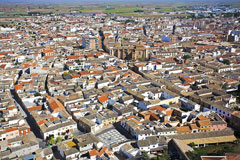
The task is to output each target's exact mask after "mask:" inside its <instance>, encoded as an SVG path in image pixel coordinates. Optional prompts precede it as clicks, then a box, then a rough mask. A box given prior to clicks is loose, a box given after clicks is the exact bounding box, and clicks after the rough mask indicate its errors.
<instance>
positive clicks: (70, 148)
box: [0, 15, 240, 160]
mask: <svg viewBox="0 0 240 160" xmlns="http://www.w3.org/2000/svg"><path fill="white" fill-rule="evenodd" d="M103 18H105V21H104V22H103ZM5 20H6V21H9V19H8V18H6V19H5ZM13 20H14V22H13V23H14V24H15V26H14V27H10V29H6V27H5V28H4V27H1V28H0V42H1V48H0V73H1V74H0V149H1V150H0V159H7V158H9V159H19V158H23V159H24V160H25V159H39V160H40V159H47V160H50V159H54V158H57V159H69V160H70V159H71V160H72V159H76V160H77V159H92V160H94V159H97V160H103V159H112V160H115V159H128V158H130V159H131V158H134V157H140V158H141V156H142V153H143V152H146V153H147V154H149V155H151V156H157V155H160V154H161V153H163V152H164V151H165V150H166V149H167V148H168V150H169V153H174V151H177V152H179V155H178V157H179V158H180V159H187V156H186V154H185V152H187V151H193V149H192V148H191V147H190V146H189V144H192V145H191V146H195V147H199V146H206V145H214V144H219V143H233V142H236V140H237V138H236V137H235V135H234V132H235V133H236V132H238V131H240V127H239V124H240V111H239V102H238V100H237V95H238V94H239V88H238V86H239V81H240V57H239V56H240V45H239V43H238V42H239V39H238V37H239V34H238V33H239V32H237V30H239V29H240V28H239V25H237V24H236V23H235V22H236V21H237V19H235V18H228V19H226V18H224V17H223V18H222V20H221V21H218V20H217V19H210V18H204V19H198V20H192V19H177V18H176V19H171V18H170V17H162V18H154V19H151V18H146V17H138V18H136V17H135V18H134V17H132V18H126V17H120V16H119V17H115V18H111V16H107V15H102V16H100V17H99V16H95V17H94V16H73V15H69V16H59V15H58V16H57V15H55V16H36V17H27V18H15V19H13ZM143 25H144V26H145V27H139V26H143ZM233 29H234V31H233ZM229 30H230V31H229ZM235 30H236V31H235ZM228 31H229V32H228ZM231 36H234V42H233V41H232V39H233V38H232V37H231ZM9 46H11V47H9Z"/></svg>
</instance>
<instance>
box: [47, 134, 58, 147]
mask: <svg viewBox="0 0 240 160" xmlns="http://www.w3.org/2000/svg"><path fill="white" fill-rule="evenodd" d="M47 143H48V144H51V145H54V144H55V143H56V141H55V139H54V137H53V136H51V137H50V139H49V140H48V142H47Z"/></svg>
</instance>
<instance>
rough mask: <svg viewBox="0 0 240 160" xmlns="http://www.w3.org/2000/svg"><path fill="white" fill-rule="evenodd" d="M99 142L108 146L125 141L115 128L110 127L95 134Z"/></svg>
mask: <svg viewBox="0 0 240 160" xmlns="http://www.w3.org/2000/svg"><path fill="white" fill-rule="evenodd" d="M96 136H97V137H98V138H99V139H100V141H101V142H103V143H104V144H105V145H107V146H109V145H111V144H116V143H121V142H123V141H126V140H127V139H126V137H125V136H123V135H122V134H121V133H119V132H118V131H117V130H116V129H114V128H111V129H110V130H106V131H102V132H101V133H99V134H97V135H96Z"/></svg>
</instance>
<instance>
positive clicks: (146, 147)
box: [137, 136, 167, 153]
mask: <svg viewBox="0 0 240 160" xmlns="http://www.w3.org/2000/svg"><path fill="white" fill-rule="evenodd" d="M166 145H167V143H166V139H165V138H163V137H161V138H160V137H156V136H151V137H148V138H147V139H145V140H139V141H138V142H137V146H138V148H139V149H140V151H144V152H147V153H154V152H158V151H162V150H163V149H164V147H166Z"/></svg>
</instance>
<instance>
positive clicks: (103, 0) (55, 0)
mask: <svg viewBox="0 0 240 160" xmlns="http://www.w3.org/2000/svg"><path fill="white" fill-rule="evenodd" d="M13 3H14V4H110V3H111V4H126V3H127V4H132V3H141V4H142V3H154V4H156V3H184V4H187V3H188V4H189V3H191V4H192V3H195V4H215V3H221V4H232V3H240V2H239V0H228V1H225V0H211V1H209V0H131V1H129V0H114V1H113V0H95V1H94V2H93V1H90V0H34V1H33V0H2V1H1V2H0V4H13Z"/></svg>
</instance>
